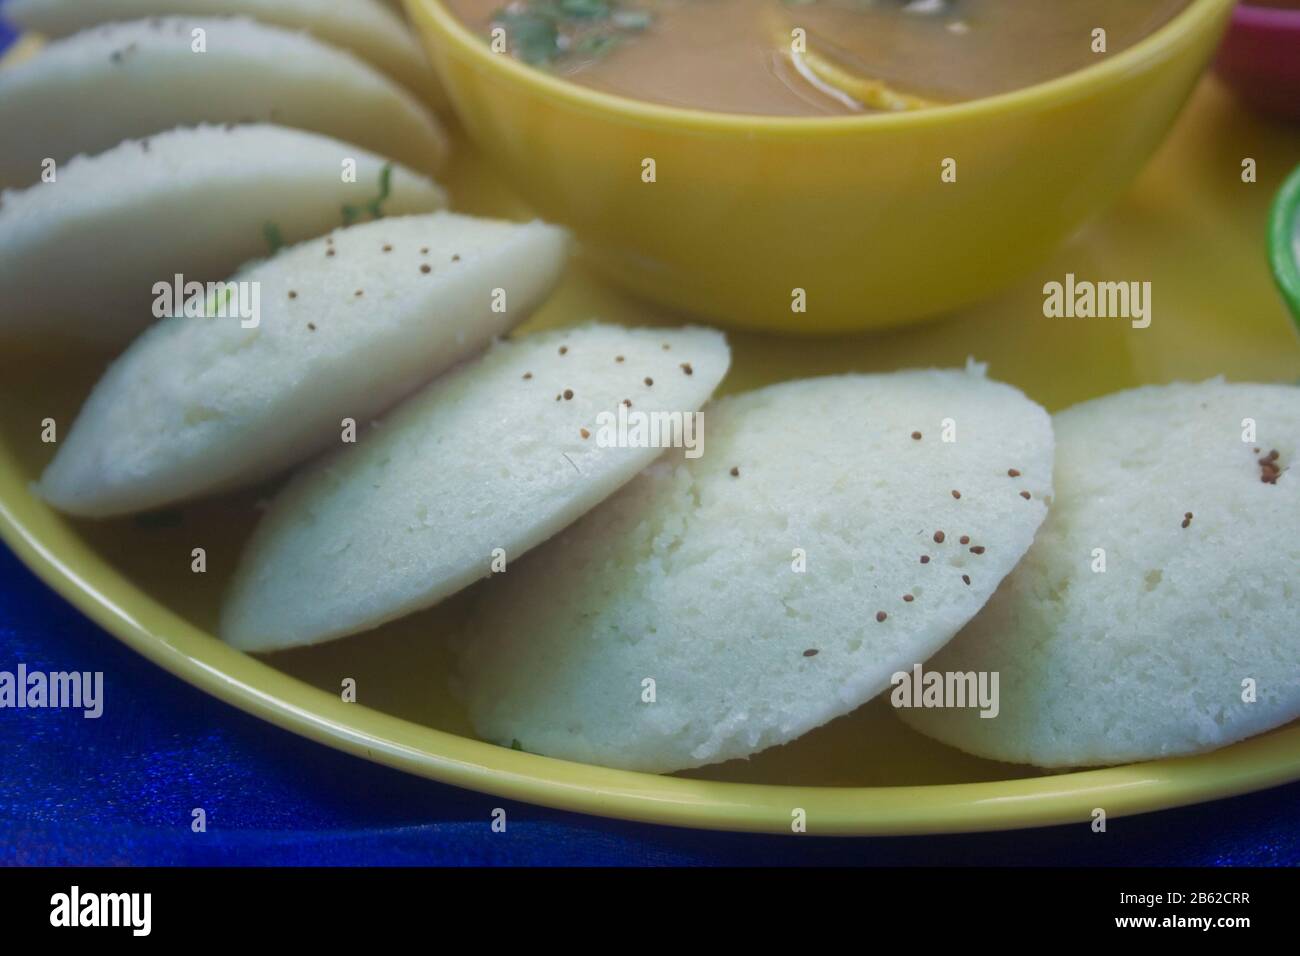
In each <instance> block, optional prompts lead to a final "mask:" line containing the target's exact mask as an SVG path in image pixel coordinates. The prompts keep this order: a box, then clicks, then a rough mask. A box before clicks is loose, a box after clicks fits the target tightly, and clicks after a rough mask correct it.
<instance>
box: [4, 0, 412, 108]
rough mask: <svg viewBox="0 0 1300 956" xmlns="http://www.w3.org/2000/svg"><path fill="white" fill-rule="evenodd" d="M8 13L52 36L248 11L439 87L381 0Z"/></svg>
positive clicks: (130, 4)
mask: <svg viewBox="0 0 1300 956" xmlns="http://www.w3.org/2000/svg"><path fill="white" fill-rule="evenodd" d="M4 16H5V17H6V18H7V19H8V20H9V21H10V22H12V23H14V24H16V25H17V26H19V27H21V28H23V29H24V30H30V31H33V32H35V33H40V34H43V35H44V36H47V37H65V36H69V35H71V34H73V33H77V32H79V31H81V30H85V29H87V28H88V27H93V26H96V25H98V24H101V23H109V22H111V21H114V20H119V21H120V20H136V19H141V18H144V17H163V16H196V17H213V16H246V17H251V18H253V19H256V20H259V21H261V22H263V23H269V24H273V25H275V26H281V27H286V28H289V29H294V30H306V31H307V32H308V33H311V34H312V35H313V36H315V37H317V38H318V39H320V40H323V41H324V42H326V43H332V44H333V45H335V46H338V47H342V48H343V49H345V50H350V51H352V52H353V53H355V54H356V55H357V56H359V57H360V58H361V59H363V60H365V61H366V62H367V63H369V64H370V65H371V66H373V67H374V68H375V69H377V70H380V71H382V72H385V73H388V74H389V75H390V76H392V77H393V78H394V79H396V80H397V81H398V82H399V83H401V84H402V85H403V86H405V87H406V88H407V89H410V90H412V91H414V92H417V93H422V92H424V91H426V90H432V89H435V88H436V83H435V81H434V77H433V71H432V70H431V69H430V68H429V64H428V61H427V60H425V58H424V53H423V52H422V51H421V50H420V47H419V44H418V43H416V41H415V37H414V36H413V35H412V34H411V31H410V30H409V29H408V27H407V25H406V23H405V22H404V21H403V20H402V18H401V16H399V15H398V14H397V13H396V12H394V10H393V9H392V8H391V7H389V6H387V5H385V4H383V3H381V2H379V0H94V2H91V3H88V2H86V0H9V3H7V4H6V5H5V8H4Z"/></svg>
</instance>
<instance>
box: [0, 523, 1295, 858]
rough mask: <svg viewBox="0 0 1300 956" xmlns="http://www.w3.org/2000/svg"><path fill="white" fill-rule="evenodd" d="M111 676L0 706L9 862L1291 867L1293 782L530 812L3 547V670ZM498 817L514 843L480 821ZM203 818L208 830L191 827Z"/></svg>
mask: <svg viewBox="0 0 1300 956" xmlns="http://www.w3.org/2000/svg"><path fill="white" fill-rule="evenodd" d="M19 663H24V664H26V665H27V667H28V669H29V670H41V671H47V672H48V671H56V670H78V671H103V673H104V682H105V692H104V698H105V706H104V713H103V716H101V717H100V718H98V719H97V720H87V719H85V718H84V717H82V715H81V712H80V711H70V710H13V709H4V710H0V862H8V863H14V862H17V863H31V864H49V863H86V864H111V863H135V864H200V863H204V864H296V865H313V864H372V865H378V864H424V863H428V864H571V865H588V864H592V865H620V864H704V865H713V864H731V865H764V864H796V863H814V864H847V863H876V864H924V863H934V864H973V865H974V864H997V863H1013V864H1045V865H1050V864H1063V863H1078V864H1113V863H1120V864H1131V865H1138V864H1150V865H1160V864H1185V865H1198V864H1257V865H1263V864H1290V865H1295V864H1297V863H1300V785H1295V786H1289V787H1282V788H1279V789H1276V790H1272V791H1267V792H1264V793H1259V794H1253V795H1250V796H1246V797H1239V798H1236V799H1233V800H1224V801H1220V802H1219V803H1216V804H1213V805H1211V806H1203V807H1192V808H1186V809H1182V810H1174V811H1169V812H1166V813H1160V814H1150V815H1146V816H1142V817H1131V818H1128V819H1115V820H1111V821H1110V825H1109V827H1108V831H1107V832H1106V833H1105V834H1094V833H1092V832H1091V830H1090V829H1089V828H1088V827H1087V826H1086V825H1082V824H1081V825H1078V826H1073V827H1058V828H1053V829H1046V830H1035V831H1025V832H1016V833H1001V834H979V835H973V836H952V837H926V838H890V839H858V840H848V839H821V838H816V837H811V836H808V837H793V836H792V837H754V836H747V835H741V834H726V833H719V834H703V833H694V832H690V831H685V830H675V829H670V828H666V827H653V826H644V825H639V824H630V823H619V822H613V821H606V820H599V819H595V818H591V817H582V816H577V815H574V814H567V813H558V812H554V811H549V810H541V809H537V808H533V807H529V806H526V805H520V804H513V803H510V802H503V801H502V800H501V799H499V798H497V797H491V796H485V795H482V794H477V793H471V792H468V791H465V790H458V789H455V788H452V787H447V786H442V785H440V784H436V783H431V782H429V781H426V780H421V779H418V778H415V777H410V776H407V775H405V774H401V773H398V772H397V771H394V770H388V769H386V768H384V767H378V766H375V765H373V764H369V763H366V762H364V761H362V760H358V759H356V758H354V757H349V756H347V755H344V754H341V753H337V752H335V751H333V750H330V749H328V748H326V747H322V746H320V745H318V744H314V743H311V742H309V741H306V740H302V739H300V738H298V737H295V736H294V735H292V734H290V733H287V732H286V731H282V730H279V729H277V728H275V727H272V726H270V725H268V724H265V723H262V722H261V721H259V720H256V719H254V718H252V717H249V716H247V715H245V714H243V713H241V712H239V711H237V710H235V709H234V708H232V707H229V706H227V705H226V704H223V703H220V702H218V701H216V700H214V699H213V698H210V697H208V696H206V695H205V694H202V693H200V692H199V691H197V690H195V689H194V688H192V687H190V686H189V685H188V684H185V683H183V682H181V681H179V680H177V679H176V678H174V677H172V676H171V675H169V674H166V673H164V672H163V671H161V670H159V669H158V668H157V667H155V666H154V665H152V664H150V663H148V662H147V661H145V660H144V659H143V658H141V657H138V656H136V655H135V654H134V653H133V652H131V651H129V650H128V649H127V648H126V647H125V646H124V645H122V644H119V643H118V642H117V641H116V640H115V639H114V638H112V637H110V636H109V635H108V634H106V633H105V632H104V631H102V630H101V629H100V628H98V627H97V626H95V625H94V624H91V623H90V622H89V621H87V620H86V619H85V618H84V617H82V616H81V614H80V613H79V612H78V611H76V610H74V609H73V608H72V607H71V606H70V605H68V604H67V603H66V602H64V601H63V600H61V599H60V598H59V597H58V596H56V595H55V594H54V593H53V592H52V591H50V590H49V589H48V588H47V587H46V586H45V585H44V584H42V583H41V582H40V581H38V580H37V579H36V578H35V577H34V576H32V574H31V573H30V572H28V571H27V569H26V568H24V567H23V566H22V565H21V564H20V563H19V562H18V560H17V558H15V557H14V556H13V554H12V553H10V552H9V551H8V550H6V549H4V548H3V547H0V670H5V671H10V672H12V671H14V670H15V668H16V667H17V665H18V664H19ZM497 806H504V807H505V808H506V810H507V819H508V825H507V829H506V832H505V833H493V832H492V829H491V813H492V810H493V808H494V807H497ZM194 807H203V808H204V809H205V810H206V812H207V824H208V828H207V832H206V833H202V834H196V833H193V832H191V830H190V812H191V810H192V809H193V808H194Z"/></svg>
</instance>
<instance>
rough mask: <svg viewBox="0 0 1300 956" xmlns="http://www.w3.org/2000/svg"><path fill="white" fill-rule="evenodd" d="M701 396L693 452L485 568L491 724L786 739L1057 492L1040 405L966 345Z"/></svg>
mask: <svg viewBox="0 0 1300 956" xmlns="http://www.w3.org/2000/svg"><path fill="white" fill-rule="evenodd" d="M705 416H706V424H707V429H706V431H707V433H708V436H709V437H708V443H707V448H706V451H705V454H704V455H703V456H702V457H700V458H697V459H695V460H693V461H685V462H683V461H680V460H673V459H671V458H665V459H663V460H661V461H659V462H657V463H656V464H655V465H653V466H652V467H651V468H649V469H647V470H646V471H645V472H644V473H643V474H641V475H640V476H638V477H637V478H636V480H635V481H633V482H632V483H630V484H629V485H628V486H627V487H626V488H625V489H624V490H623V491H621V492H620V493H619V494H618V495H617V496H615V497H614V498H612V499H610V500H609V501H608V502H607V503H606V504H604V505H602V506H601V507H600V508H598V509H596V510H595V511H593V512H592V513H591V514H589V515H587V516H586V517H585V518H584V519H583V520H582V521H580V522H578V523H577V524H576V525H574V527H573V528H571V529H569V530H568V531H566V532H565V533H564V534H562V535H560V536H559V537H557V538H556V540H555V541H554V542H552V543H550V544H548V545H547V546H546V547H545V548H542V549H539V550H538V551H537V552H535V553H534V554H533V555H531V556H529V558H528V559H527V560H526V561H524V562H522V563H521V564H520V565H519V566H518V567H517V568H512V569H510V570H509V571H508V573H506V574H504V575H500V576H498V577H496V578H494V579H493V580H492V581H490V582H488V583H487V584H486V585H484V588H483V591H482V600H481V602H480V605H479V606H478V608H477V611H478V615H477V617H476V618H475V622H474V626H473V634H472V639H470V640H467V641H466V646H465V648H464V651H463V655H462V659H461V662H460V667H459V678H458V680H459V683H460V692H462V693H463V694H464V696H465V699H466V702H467V704H468V709H469V713H470V716H471V718H472V720H473V723H474V726H475V728H476V729H477V732H478V733H479V734H480V735H482V736H483V737H484V738H486V739H488V740H491V741H493V742H496V743H499V744H502V745H512V746H517V747H522V748H523V749H524V750H528V751H531V752H534V753H539V754H545V755H548V756H553V757H563V758H567V759H570V760H576V761H581V762H584V763H594V764H601V765H604V766H608V767H618V768H626V769H631V770H642V771H653V772H665V771H672V770H681V769H684V768H688V767H696V766H700V765H703V764H710V763H715V762H718V761H723V760H729V759H732V758H736V757H746V756H748V755H750V754H753V753H756V752H758V751H760V750H764V749H766V748H768V747H771V746H774V745H776V744H781V743H785V742H786V741H789V740H793V739H795V738H796V737H799V736H800V735H801V734H804V733H806V732H807V731H809V730H811V729H813V728H814V727H817V726H819V725H821V724H824V723H826V722H827V721H828V720H831V719H832V718H834V717H837V716H839V715H841V714H845V713H848V712H849V711H851V710H854V709H855V708H857V707H858V706H860V705H861V704H863V703H865V702H866V701H868V700H869V699H871V698H872V697H874V696H875V695H876V694H878V693H880V692H881V691H882V690H884V689H885V688H886V686H887V685H888V683H889V680H890V677H891V675H893V674H894V673H895V672H897V671H899V670H907V669H910V668H911V667H912V666H913V664H914V663H916V662H920V661H923V660H925V659H926V658H927V657H929V656H930V655H931V654H932V653H933V652H934V651H936V650H937V649H938V648H939V647H941V646H942V645H943V644H944V643H945V642H946V641H947V640H948V639H949V638H951V637H952V636H953V635H954V634H955V633H957V631H958V629H959V628H961V626H962V625H963V624H965V623H966V622H967V621H969V620H970V619H971V617H972V616H973V615H974V614H975V613H976V612H977V611H978V610H979V609H980V607H981V606H983V604H984V602H985V601H987V600H988V598H989V596H990V595H991V594H992V593H993V590H994V588H996V587H997V584H998V582H999V581H1001V580H1002V578H1003V577H1005V576H1006V574H1007V573H1008V572H1009V571H1010V570H1011V568H1012V567H1014V566H1015V563H1016V561H1017V560H1019V558H1020V557H1021V555H1023V554H1024V553H1025V550H1026V549H1027V548H1028V547H1029V544H1030V541H1031V540H1032V539H1033V536H1034V531H1035V529H1037V528H1038V526H1039V524H1040V523H1041V522H1042V520H1043V516H1044V515H1045V514H1046V511H1047V499H1048V497H1049V495H1050V494H1051V488H1052V484H1051V463H1052V431H1051V425H1050V422H1049V419H1048V416H1047V413H1046V412H1044V411H1043V410H1042V409H1041V408H1040V407H1039V406H1037V405H1036V404H1034V403H1033V402H1031V401H1029V400H1028V399H1027V398H1025V396H1024V395H1022V394H1021V393H1020V392H1019V391H1017V390H1016V389H1014V388H1012V387H1010V386H1008V385H1004V384H1000V383H998V382H994V381H991V380H989V379H987V378H985V377H984V375H983V374H982V371H981V370H980V369H979V368H978V367H975V366H972V367H971V368H970V369H968V370H966V371H959V370H919V371H904V372H897V373H894V374H888V375H846V376H836V377H829V378H817V379H809V380H803V381H794V382H787V383H784V384H781V385H774V386H771V387H768V388H764V389H761V390H759V391H755V392H750V393H747V394H744V395H740V396H737V397H734V398H725V399H722V400H720V401H718V402H717V403H716V404H713V405H710V406H709V407H708V408H707V409H705ZM945 439H951V440H945ZM1009 471H1016V472H1018V475H1017V476H1016V477H1012V476H1011V475H1009ZM1022 492H1023V493H1024V494H1025V495H1026V496H1027V497H1024V496H1022ZM963 539H965V540H964V543H963Z"/></svg>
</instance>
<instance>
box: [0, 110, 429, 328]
mask: <svg viewBox="0 0 1300 956" xmlns="http://www.w3.org/2000/svg"><path fill="white" fill-rule="evenodd" d="M345 171H346V172H349V173H350V175H348V176H347V178H346V181H345V177H344V173H345ZM444 205H446V196H445V194H444V193H443V191H442V190H441V189H440V188H439V187H438V186H437V185H436V184H435V183H433V182H432V181H431V180H429V179H427V178H425V177H424V176H421V175H419V174H418V173H414V172H412V171H411V170H409V169H407V168H406V167H404V166H399V165H396V164H393V163H391V162H389V161H388V160H385V159H384V158H383V157H381V156H377V155H375V154H374V153H371V152H369V151H367V150H364V149H361V148H359V147H357V146H354V145H352V144H350V143H344V142H340V141H339V140H336V139H331V138H329V137H327V136H320V135H317V134H315V133H307V132H303V131H302V130H294V129H285V128H282V127H277V126H265V125H253V126H234V127H225V126H201V127H198V128H195V129H178V130H172V131H170V132H166V133H162V134H159V135H158V136H153V137H150V138H148V139H142V140H131V141H128V142H126V143H122V144H121V145H119V146H116V147H114V148H113V149H110V150H109V151H108V152H106V153H101V154H99V155H98V156H93V157H86V156H81V157H77V158H76V159H73V160H72V161H71V162H69V163H68V164H66V165H65V166H64V167H63V168H62V169H61V170H60V171H59V174H58V179H57V181H55V182H53V183H41V184H38V185H35V186H32V187H30V188H29V189H26V190H23V191H11V192H6V193H4V194H3V195H0V288H3V289H4V290H5V292H6V295H7V297H8V303H7V305H6V307H5V309H4V312H3V313H2V314H0V338H5V339H25V340H29V341H30V340H34V339H38V338H39V339H40V340H42V341H54V342H58V343H64V342H73V343H89V344H94V345H108V346H117V345H123V344H125V343H126V342H127V341H128V340H129V339H130V337H131V336H133V335H135V334H136V333H138V332H139V331H140V330H141V329H143V328H144V327H145V326H146V325H148V324H150V323H151V322H152V321H154V317H153V309H152V304H153V302H154V301H155V300H156V298H157V290H156V289H155V285H156V284H157V283H160V282H161V283H164V284H166V285H171V284H173V282H174V278H175V276H177V275H181V276H183V279H184V281H187V282H209V281H213V280H217V279H225V278H227V277H228V276H229V275H230V274H231V273H232V272H233V271H235V270H236V269H237V268H239V267H240V266H242V265H243V264H244V263H246V262H248V261H249V260H251V259H254V258H256V257H258V256H263V255H267V254H268V253H270V252H273V251H274V249H273V247H272V243H282V244H287V245H292V244H295V243H298V242H302V241H304V240H306V239H310V238H312V237H314V236H320V235H323V234H324V233H326V232H329V231H330V230H331V229H333V228H336V227H338V226H340V225H343V224H344V223H343V219H344V217H345V215H351V216H354V217H357V218H363V219H364V218H369V217H371V216H373V215H374V214H375V213H376V212H378V213H380V214H381V215H384V214H386V215H404V214H407V213H419V212H430V211H432V210H435V209H438V208H440V207H442V206H444ZM70 263H71V264H74V265H72V266H70V265H69V264H70ZM70 269H74V270H75V277H74V276H70V275H69V271H70ZM70 280H74V281H70Z"/></svg>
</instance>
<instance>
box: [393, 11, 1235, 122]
mask: <svg viewBox="0 0 1300 956" xmlns="http://www.w3.org/2000/svg"><path fill="white" fill-rule="evenodd" d="M404 2H405V4H406V7H407V12H408V13H409V14H410V15H411V19H412V20H413V21H415V22H416V24H417V26H419V27H421V30H422V32H423V33H424V34H425V42H426V44H427V43H429V42H430V41H429V39H428V35H429V34H430V33H437V34H439V35H441V36H443V37H445V38H446V39H447V40H448V41H450V43H451V44H453V45H454V46H455V47H456V49H457V50H458V51H459V52H460V54H461V55H462V56H465V57H467V58H468V59H470V60H472V61H473V62H475V63H476V64H477V65H478V68H479V69H480V70H486V71H496V72H498V73H499V74H500V75H503V76H505V77H507V78H510V79H512V80H514V81H515V82H516V83H519V84H521V85H523V86H525V87H530V88H532V89H533V90H534V91H535V92H537V93H539V94H540V95H542V96H544V97H547V98H550V99H554V100H560V101H562V102H564V103H566V104H567V105H569V106H571V107H576V108H578V109H580V110H582V111H585V112H588V113H604V114H608V115H612V116H618V117H620V118H623V119H632V120H636V121H638V122H639V123H641V124H645V125H653V126H658V127H675V128H685V129H690V130H695V131H715V132H717V131H725V132H745V133H747V134H752V133H754V132H762V133H765V134H771V135H776V136H796V137H797V136H805V135H807V134H808V133H810V132H813V131H818V132H826V133H854V132H860V131H863V130H870V129H894V128H908V127H926V126H935V125H939V124H942V123H945V122H948V121H953V120H961V119H966V120H972V119H981V118H985V117H987V116H989V115H991V114H996V113H1000V112H1003V111H1005V110H1015V109H1018V108H1026V107H1031V106H1042V105H1045V104H1048V103H1054V102H1061V101H1063V100H1068V99H1069V98H1071V97H1072V96H1076V95H1078V94H1080V93H1082V92H1083V91H1085V90H1088V89H1093V88H1095V87H1097V86H1104V85H1106V84H1109V83H1114V82H1117V81H1119V80H1121V79H1123V78H1125V77H1127V76H1130V75H1131V74H1132V73H1134V72H1135V71H1136V70H1137V69H1138V68H1139V67H1140V66H1142V65H1144V64H1147V63H1150V62H1153V61H1157V60H1159V59H1161V58H1163V57H1167V56H1170V55H1172V54H1173V52H1174V51H1175V50H1176V49H1177V48H1178V46H1179V45H1180V44H1181V43H1182V42H1184V41H1185V40H1186V39H1187V38H1188V37H1190V36H1193V35H1195V34H1196V33H1197V32H1198V31H1199V30H1200V29H1202V28H1203V27H1205V26H1206V25H1208V24H1210V23H1212V22H1213V21H1214V20H1215V19H1216V18H1219V17H1222V18H1223V19H1224V21H1225V23H1226V22H1227V20H1228V18H1229V17H1230V15H1231V12H1232V11H1233V9H1234V4H1235V3H1236V0H1188V3H1187V5H1186V6H1185V7H1183V9H1181V10H1179V11H1178V12H1177V13H1176V14H1174V16H1173V17H1171V18H1170V19H1169V21H1168V22H1167V23H1165V24H1163V25H1162V26H1160V27H1159V28H1157V29H1156V30H1154V31H1153V32H1152V33H1150V34H1148V35H1147V36H1145V37H1143V38H1142V39H1141V40H1139V41H1138V42H1137V43H1135V44H1133V45H1132V46H1130V47H1126V48H1125V49H1123V50H1121V51H1120V52H1119V53H1116V54H1115V55H1113V56H1107V57H1106V59H1104V60H1102V61H1101V62H1099V63H1094V64H1091V65H1089V66H1086V67H1083V68H1082V69H1078V70H1073V71H1071V72H1069V73H1066V74H1065V75H1063V76H1058V77H1054V78H1052V79H1049V80H1045V81H1043V82H1042V83H1035V84H1033V85H1032V86H1026V87H1022V88H1020V89H1017V90H1011V91H1009V92H1006V93H999V94H996V95H994V96H986V97H981V98H979V99H974V100H964V101H962V102H958V103H951V104H948V105H945V106H936V107H931V108H929V109H924V110H915V111H910V112H901V113H864V114H861V115H854V116H781V115H766V114H761V113H752V114H751V113H727V112H721V111H713V110H702V109H693V108H687V107H678V106H668V105H664V104H660V103H653V102H650V101H647V100H638V99H635V98H633V97H629V96H622V95H619V94H615V93H605V92H601V91H598V90H593V89H591V88H589V87H586V86H582V85H581V84H579V83H574V82H572V81H570V80H565V79H561V78H560V77H557V76H553V75H551V74H549V73H546V72H545V71H543V70H539V69H537V68H535V67H532V66H529V65H527V64H525V63H521V62H519V61H518V60H516V59H515V58H514V57H511V56H502V55H501V54H498V53H493V52H492V51H491V50H490V49H489V48H488V46H487V44H486V43H484V42H483V40H482V38H481V37H480V36H479V35H478V34H476V33H475V32H474V31H473V30H471V29H470V28H469V27H468V26H466V25H465V24H463V23H462V22H461V20H460V18H459V17H457V16H456V15H455V14H454V13H452V12H451V11H450V10H449V9H448V8H447V6H446V4H445V2H444V0H404Z"/></svg>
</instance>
